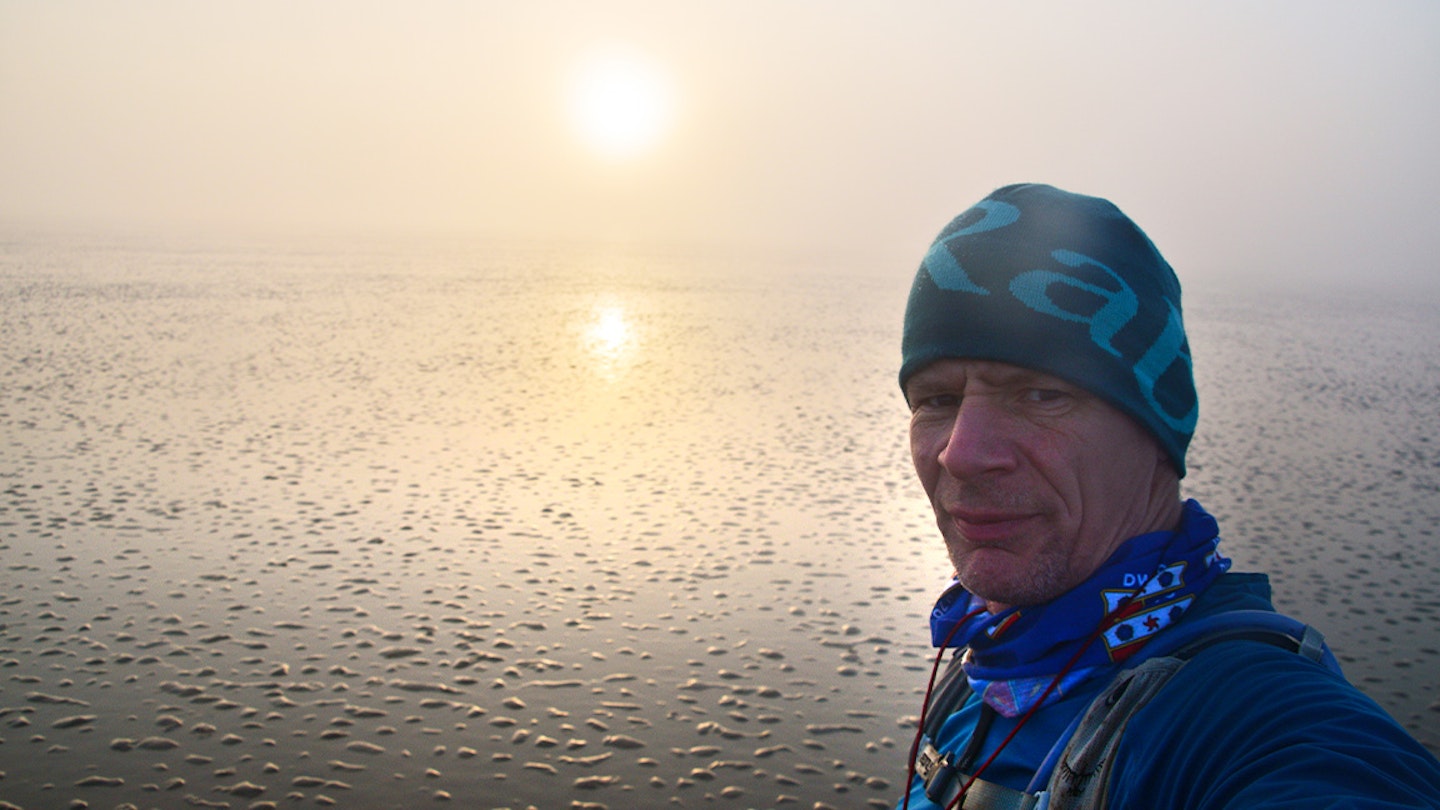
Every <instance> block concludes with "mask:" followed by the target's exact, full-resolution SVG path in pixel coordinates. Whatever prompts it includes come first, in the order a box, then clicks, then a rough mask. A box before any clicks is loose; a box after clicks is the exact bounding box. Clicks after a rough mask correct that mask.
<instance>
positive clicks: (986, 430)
mask: <svg viewBox="0 0 1440 810" xmlns="http://www.w3.org/2000/svg"><path fill="white" fill-rule="evenodd" d="M1009 421H1010V420H1009V419H1008V418H1007V414H1006V413H1005V412H1004V409H1003V408H1001V407H1000V406H999V404H998V403H996V402H994V401H992V400H991V399H990V398H988V397H984V396H972V397H966V398H965V399H964V400H963V401H962V402H961V403H960V407H959V408H957V409H956V411H955V421H954V423H953V424H951V426H950V436H949V438H948V439H947V440H946V442H945V446H944V447H943V448H941V450H940V464H941V466H943V467H944V468H945V470H946V471H947V472H949V473H950V474H951V475H953V476H955V477H956V478H968V477H973V476H976V475H985V474H988V473H995V472H1004V471H1006V470H1011V469H1014V467H1015V445H1014V437H1013V436H1012V435H1011V433H1012V426H1011V425H1010V424H1009Z"/></svg>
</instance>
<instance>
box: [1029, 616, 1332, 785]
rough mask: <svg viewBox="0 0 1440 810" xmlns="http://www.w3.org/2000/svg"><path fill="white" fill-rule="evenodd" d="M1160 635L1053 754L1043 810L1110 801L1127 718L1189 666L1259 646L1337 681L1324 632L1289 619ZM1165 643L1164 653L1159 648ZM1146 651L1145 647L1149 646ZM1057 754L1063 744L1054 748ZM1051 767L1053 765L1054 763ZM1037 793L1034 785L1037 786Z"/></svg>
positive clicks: (1197, 626)
mask: <svg viewBox="0 0 1440 810" xmlns="http://www.w3.org/2000/svg"><path fill="white" fill-rule="evenodd" d="M1174 630H1175V631H1176V633H1175V635H1174V636H1173V637H1170V638H1167V637H1166V636H1168V635H1170V634H1162V635H1161V636H1160V637H1159V638H1157V639H1155V641H1153V642H1151V644H1155V645H1157V646H1156V649H1155V650H1153V651H1152V650H1148V649H1147V650H1146V651H1145V652H1146V653H1147V654H1148V655H1149V657H1147V658H1146V659H1145V660H1144V661H1142V662H1140V664H1138V665H1136V666H1134V667H1131V668H1128V669H1125V670H1122V671H1121V672H1120V673H1119V674H1118V675H1117V676H1116V677H1115V679H1114V680H1113V681H1111V682H1110V685H1109V686H1107V687H1106V688H1105V690H1104V691H1102V692H1101V693H1100V694H1099V695H1098V696H1097V697H1096V698H1095V699H1094V700H1093V701H1091V703H1090V706H1089V707H1088V708H1087V709H1086V710H1085V712H1084V713H1083V714H1082V715H1081V717H1080V719H1079V722H1078V724H1076V725H1075V726H1073V728H1074V732H1073V733H1071V734H1070V735H1069V739H1068V741H1064V740H1063V738H1062V742H1064V747H1063V749H1062V750H1061V751H1060V754H1059V756H1058V759H1057V758H1056V756H1055V752H1054V751H1053V750H1052V752H1051V755H1050V757H1047V760H1046V763H1045V764H1044V765H1042V766H1041V770H1040V772H1037V774H1036V779H1037V781H1038V780H1040V779H1041V778H1043V777H1042V774H1043V773H1044V772H1045V771H1046V769H1047V768H1049V769H1050V774H1049V777H1048V782H1047V784H1046V789H1045V791H1044V792H1043V793H1041V794H1040V796H1041V797H1042V798H1041V801H1040V803H1039V807H1042V808H1047V810H1094V809H1095V808H1103V807H1104V806H1105V802H1106V800H1107V794H1108V789H1109V782H1110V775H1111V773H1112V771H1113V770H1114V765H1115V759H1116V755H1117V754H1118V752H1119V748H1120V739H1121V736H1122V735H1123V734H1124V732H1125V727H1126V725H1128V724H1129V722H1130V718H1131V717H1133V716H1134V715H1135V713H1136V712H1138V711H1139V710H1140V709H1141V708H1143V707H1144V706H1145V704H1147V703H1149V702H1150V700H1151V698H1153V697H1155V695H1157V694H1158V693H1159V692H1160V690H1161V689H1162V688H1164V686H1165V684H1166V683H1168V682H1169V681H1170V679H1171V678H1172V677H1174V676H1175V674H1176V673H1177V672H1179V671H1180V669H1181V668H1182V667H1184V666H1185V664H1187V663H1188V662H1189V661H1190V660H1191V659H1192V658H1194V657H1195V656H1196V655H1198V654H1200V653H1201V652H1202V651H1204V650H1206V649H1209V648H1210V647H1213V646H1215V645H1216V644H1221V643H1224V642H1227V641H1239V640H1246V641H1260V642H1264V643H1267V644H1273V645H1275V646H1278V647H1281V648H1282V649H1287V650H1290V651H1292V652H1295V653H1297V654H1299V655H1302V656H1304V657H1305V658H1308V659H1309V660H1311V661H1315V662H1316V663H1319V664H1321V665H1322V666H1324V667H1325V668H1327V669H1329V670H1331V671H1333V672H1336V673H1339V672H1340V665H1339V663H1338V662H1336V660H1335V656H1334V655H1333V654H1331V652H1330V649H1329V648H1328V647H1326V646H1325V639H1324V637H1323V636H1322V635H1321V634H1320V631H1318V630H1316V629H1315V628H1313V627H1310V626H1308V625H1305V624H1302V623H1301V622H1299V621H1297V620H1295V619H1292V618H1290V617H1288V616H1283V615H1281V614H1278V613H1271V612H1268V611H1234V612H1231V613H1222V614H1218V615H1215V616H1210V617H1207V618H1204V619H1197V620H1196V621H1194V622H1190V623H1188V626H1187V624H1181V625H1179V626H1178V627H1176V628H1174ZM1162 641H1163V642H1164V643H1163V645H1162V644H1161V642H1162ZM1147 646H1148V645H1147ZM1057 747H1059V743H1057ZM1052 760H1053V761H1052ZM1032 787H1033V785H1032Z"/></svg>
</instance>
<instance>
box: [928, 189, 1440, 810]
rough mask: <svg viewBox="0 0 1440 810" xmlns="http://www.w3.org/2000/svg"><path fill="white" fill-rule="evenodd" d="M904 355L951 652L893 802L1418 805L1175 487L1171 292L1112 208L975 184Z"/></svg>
mask: <svg viewBox="0 0 1440 810" xmlns="http://www.w3.org/2000/svg"><path fill="white" fill-rule="evenodd" d="M902 353H903V364H902V367H901V370H900V385H901V388H902V390H903V391H904V394H905V399H906V401H907V403H908V404H909V406H910V410H911V423H910V443H911V452H912V455H913V457H914V462H915V470H916V472H917V474H918V475H919V478H920V482H921V484H922V485H923V486H924V488H925V491H926V493H927V494H928V495H929V497H930V502H931V505H932V506H933V508H934V510H935V517H936V521H937V523H938V525H939V528H940V533H941V535H942V536H943V537H944V540H945V545H946V548H947V549H948V551H949V554H950V559H951V561H952V562H953V564H954V566H955V578H956V582H955V584H954V585H953V586H952V587H951V588H950V589H949V590H947V591H946V593H945V594H944V595H943V596H942V597H941V599H940V601H939V603H937V605H936V607H935V610H934V612H933V614H932V620H931V624H932V635H933V639H932V640H933V643H934V644H935V646H937V647H939V648H941V651H942V654H943V651H944V650H945V649H946V648H951V647H953V648H958V649H959V650H960V651H961V652H959V653H958V654H957V655H958V657H957V659H956V662H955V663H954V664H952V668H951V670H950V671H949V672H948V673H947V678H946V679H945V680H943V681H942V683H941V686H940V688H939V689H935V690H933V694H932V693H931V691H930V690H927V696H926V699H927V703H926V706H925V710H924V713H922V715H921V727H920V729H919V731H918V732H917V738H916V744H915V745H914V747H913V749H912V751H911V761H910V763H909V766H910V773H911V775H912V776H911V778H910V780H909V790H908V792H907V794H906V795H905V797H904V798H903V799H902V800H901V802H900V806H901V807H903V808H917V810H918V808H934V807H960V806H963V807H967V808H972V810H974V808H1004V810H1026V809H1027V808H1031V807H1036V806H1042V807H1049V808H1052V809H1053V808H1059V807H1110V808H1171V809H1173V808H1264V807H1280V806H1284V807H1300V806H1306V807H1309V806H1316V805H1323V806H1326V807H1342V806H1343V807H1440V798H1437V797H1440V763H1437V762H1436V760H1435V758H1434V757H1433V756H1432V755H1430V754H1429V753H1428V752H1427V751H1425V749H1424V748H1423V747H1421V746H1420V745H1419V744H1418V743H1417V742H1416V741H1415V740H1414V739H1412V738H1411V737H1410V736H1409V735H1408V734H1406V733H1405V731H1404V730H1403V729H1402V728H1401V727H1400V726H1399V725H1398V724H1396V723H1395V722H1394V720H1392V719H1391V718H1390V717H1389V716H1388V715H1386V714H1385V712H1384V711H1383V710H1382V709H1380V707H1379V706H1377V705H1376V704H1375V703H1374V702H1372V701H1371V700H1369V699H1368V698H1366V697H1365V696H1364V695H1362V694H1361V693H1360V692H1359V691H1358V690H1357V689H1355V688H1354V687H1353V686H1351V685H1350V684H1349V683H1347V682H1346V681H1345V680H1344V678H1343V677H1342V676H1341V675H1339V674H1338V666H1336V665H1335V663H1334V658H1333V656H1330V655H1329V652H1328V650H1325V649H1324V648H1323V644H1322V643H1321V642H1320V641H1319V638H1318V634H1317V633H1314V631H1310V630H1308V629H1307V628H1305V627H1304V626H1303V625H1298V623H1294V622H1292V621H1289V620H1287V619H1284V618H1283V617H1280V616H1277V615H1276V614H1275V613H1274V608H1273V606H1272V605H1271V604H1270V599H1269V590H1270V589H1269V584H1268V581H1267V580H1266V578H1265V577H1264V576H1263V575H1258V574H1236V573H1228V569H1229V565H1230V564H1229V561H1228V560H1227V559H1225V558H1224V557H1223V556H1222V555H1221V553H1220V551H1219V549H1218V548H1217V544H1218V543H1219V530H1218V527H1217V526H1216V523H1215V521H1214V520H1213V519H1212V518H1211V517H1210V516H1209V515H1208V514H1206V512H1205V511H1204V510H1203V509H1202V508H1201V507H1200V505H1199V504H1197V503H1195V502H1194V501H1182V500H1181V497H1180V479H1181V478H1182V477H1184V475H1185V450H1186V447H1187V446H1188V444H1189V442H1190V437H1191V435H1192V434H1193V432H1194V429H1195V424H1196V420H1197V417H1198V414H1199V407H1198V402H1197V399H1196V395H1195V388H1194V382H1193V375H1192V371H1191V360H1190V349H1189V344H1188V343H1187V341H1186V338H1185V328H1184V325H1183V321H1182V318H1181V308H1180V285H1179V282H1178V281H1177V280H1176V278H1175V274H1174V272H1173V271H1172V270H1171V268H1170V266H1169V265H1168V264H1167V263H1166V261H1165V260H1164V258H1162V257H1161V255H1160V254H1159V252H1158V251H1157V250H1156V249H1155V247H1154V245H1153V244H1152V243H1151V242H1150V240H1149V239H1148V238H1147V237H1146V236H1145V234H1144V233H1143V232H1142V231H1141V230H1140V229H1139V227H1137V226H1136V225H1135V224H1134V223H1133V222H1132V221H1131V220H1130V219H1129V218H1127V217H1126V216H1125V215H1124V214H1122V213H1121V212H1120V211H1119V209H1117V208H1116V207H1115V206H1113V205H1111V204H1110V203H1109V202H1107V201H1105V200H1102V199H1099V198H1095V197H1086V196H1081V195H1077V194H1072V193H1069V192H1065V191H1061V190H1059V189H1056V188H1053V187H1050V186H1043V185H1018V186H1009V187H1006V188H1002V189H999V190H997V191H995V192H994V193H992V194H991V195H990V196H988V197H986V198H985V199H984V200H982V201H981V202H979V203H978V204H977V205H975V206H974V207H972V208H971V209H969V210H968V211H966V212H965V213H963V214H961V215H960V216H959V217H957V218H956V219H955V220H954V221H952V222H951V223H950V224H949V225H948V226H947V227H946V228H945V230H944V231H942V232H941V234H940V236H939V237H938V238H937V239H936V240H935V242H934V244H933V245H932V246H931V248H930V251H929V253H928V254H927V255H926V256H925V259H924V262H923V263H922V264H921V267H920V270H919V272H918V273H917V274H916V277H915V281H914V285H913V287H912V288H911V292H910V300H909V303H908V305H907V307H906V313H905V332H904V340H903V346H902ZM936 664H937V667H938V664H939V658H938V657H937V659H936ZM933 681H934V677H933V675H932V684H933ZM1102 693H1104V697H1103V698H1102V699H1099V700H1097V697H1099V696H1101V695H1102ZM1067 745H1069V746H1070V747H1069V748H1067Z"/></svg>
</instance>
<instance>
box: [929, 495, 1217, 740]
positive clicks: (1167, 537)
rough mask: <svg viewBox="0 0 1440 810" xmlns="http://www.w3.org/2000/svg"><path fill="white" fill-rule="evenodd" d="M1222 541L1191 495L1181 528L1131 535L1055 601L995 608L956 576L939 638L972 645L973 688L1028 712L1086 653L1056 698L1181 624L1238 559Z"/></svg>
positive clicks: (1004, 711)
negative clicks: (1232, 557) (1223, 548)
mask: <svg viewBox="0 0 1440 810" xmlns="http://www.w3.org/2000/svg"><path fill="white" fill-rule="evenodd" d="M1219 542H1220V537H1219V527H1218V526H1217V525H1216V523H1215V519H1214V518H1213V517H1211V516H1210V514H1209V513H1207V512H1206V511H1205V510H1204V509H1203V508H1201V506H1200V504H1198V503H1196V502H1195V501H1193V500H1191V501H1186V502H1185V507H1184V511H1183V517H1182V520H1181V526H1180V529H1179V530H1177V531H1173V532H1170V531H1166V532H1152V533H1149V534H1142V535H1140V536H1138V537H1133V538H1131V539H1130V540H1127V541H1126V542H1125V543H1123V544H1122V545H1121V546H1120V548H1118V549H1116V550H1115V553H1114V554H1112V555H1111V556H1110V558H1109V559H1108V560H1106V561H1105V563H1104V564H1103V565H1101V566H1100V568H1099V569H1098V570H1097V571H1096V572H1095V573H1094V574H1093V575H1091V577H1090V578H1089V579H1087V580H1085V581H1084V582H1082V583H1080V584H1079V585H1077V586H1076V587H1074V588H1072V589H1071V590H1069V591H1067V592H1066V593H1064V594H1063V595H1061V596H1060V597H1058V598H1056V599H1055V600H1053V601H1051V602H1047V603H1045V604H1042V605H1030V606H1026V607H1019V608H1011V609H1009V610H1006V611H1004V612H1002V613H1000V614H998V615H997V614H991V613H989V612H988V611H985V610H983V607H984V600H982V599H980V598H979V597H977V596H975V595H974V594H971V593H969V592H968V591H966V590H965V589H964V588H963V587H962V586H961V585H960V584H959V583H956V584H955V585H952V586H951V587H950V589H949V590H947V591H946V592H945V593H944V594H943V595H942V596H941V597H940V600H939V601H938V602H937V603H936V604H935V608H934V610H933V611H932V612H931V616H930V634H931V640H932V643H933V644H934V645H935V646H937V647H939V646H941V645H942V644H946V639H949V643H948V644H946V646H950V647H969V650H968V651H967V652H966V654H965V658H964V660H963V666H964V669H965V675H966V677H967V678H968V679H969V681H970V686H971V688H972V689H974V690H975V692H976V693H977V694H979V695H980V696H981V698H982V699H983V700H984V701H985V702H986V703H987V704H989V705H990V706H991V707H992V708H994V709H995V710H996V711H997V712H999V713H1000V714H1001V715H1003V716H1005V717H1016V716H1019V715H1021V714H1024V713H1025V712H1026V711H1029V710H1030V709H1031V708H1032V707H1034V706H1035V704H1036V703H1037V702H1038V701H1039V700H1040V699H1041V696H1042V694H1043V693H1044V692H1045V690H1046V689H1047V688H1048V687H1049V686H1050V684H1051V682H1052V681H1054V680H1055V677H1056V675H1057V674H1059V673H1060V672H1061V670H1062V669H1064V667H1065V665H1066V664H1067V663H1068V662H1070V660H1071V659H1072V658H1075V657H1076V655H1077V654H1078V655H1079V658H1078V660H1076V663H1075V664H1074V665H1073V666H1072V667H1071V669H1070V670H1069V672H1067V673H1066V674H1065V676H1064V677H1063V678H1062V679H1061V680H1060V682H1059V683H1058V684H1057V685H1056V687H1055V688H1054V689H1053V690H1051V692H1050V694H1049V696H1048V697H1046V698H1045V700H1046V702H1047V703H1050V702H1053V701H1055V700H1058V699H1059V698H1060V697H1062V696H1063V695H1064V694H1065V693H1067V692H1068V691H1070V690H1072V689H1074V688H1075V687H1076V686H1077V685H1079V684H1081V683H1084V682H1085V681H1087V680H1089V679H1090V678H1092V677H1094V676H1095V675H1097V674H1099V673H1100V672H1102V671H1104V670H1106V669H1108V668H1109V667H1111V666H1113V665H1115V664H1117V663H1119V662H1121V661H1124V660H1125V659H1126V658H1129V657H1130V656H1132V655H1134V654H1135V653H1136V652H1137V651H1139V650H1140V648H1141V647H1143V646H1144V645H1145V642H1147V641H1149V640H1150V639H1151V638H1153V637H1154V636H1155V634H1156V633H1159V632H1160V631H1162V630H1164V629H1165V628H1166V627H1169V626H1170V625H1171V624H1174V623H1175V621H1177V620H1178V619H1179V618H1180V616H1181V615H1183V614H1184V613H1185V611H1186V610H1187V609H1188V608H1189V607H1190V605H1191V604H1192V603H1194V601H1195V597H1196V596H1198V595H1199V594H1200V593H1202V592H1204V591H1205V589H1206V588H1208V587H1210V584H1211V583H1213V582H1214V581H1215V579H1216V578H1217V577H1218V576H1220V574H1222V573H1224V572H1225V571H1226V570H1228V569H1229V568H1230V561H1229V560H1228V559H1226V558H1225V557H1223V556H1221V555H1220V553H1219V551H1218V550H1217V545H1218V544H1219ZM977 609H982V610H981V612H980V613H979V614H978V615H976V616H974V617H973V618H971V619H970V620H969V621H967V622H965V624H964V625H963V626H961V627H958V628H957V627H956V623H957V622H959V621H960V620H961V619H962V618H963V617H964V616H965V615H966V614H968V613H970V612H972V611H974V610H977ZM1102 625H1103V626H1104V627H1105V629H1104V631H1103V632H1101V633H1100V634H1099V637H1098V638H1097V637H1096V630H1097V628H1100V627H1101V626H1102ZM1082 648H1083V649H1082Z"/></svg>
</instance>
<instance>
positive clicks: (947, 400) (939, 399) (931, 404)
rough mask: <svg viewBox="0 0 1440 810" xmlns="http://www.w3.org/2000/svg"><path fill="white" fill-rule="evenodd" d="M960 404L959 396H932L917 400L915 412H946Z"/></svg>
mask: <svg viewBox="0 0 1440 810" xmlns="http://www.w3.org/2000/svg"><path fill="white" fill-rule="evenodd" d="M959 404H960V396H959V395H958V394H931V395H930V396H926V397H920V398H919V399H917V400H915V410H922V409H923V410H932V411H933V410H944V409H948V408H955V407H957V406H958V405H959Z"/></svg>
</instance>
